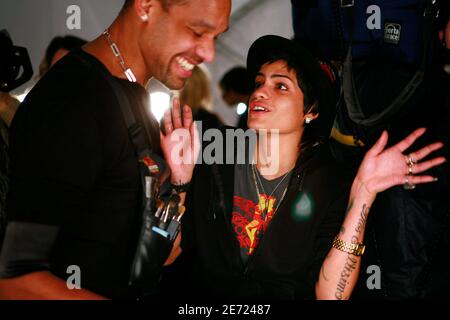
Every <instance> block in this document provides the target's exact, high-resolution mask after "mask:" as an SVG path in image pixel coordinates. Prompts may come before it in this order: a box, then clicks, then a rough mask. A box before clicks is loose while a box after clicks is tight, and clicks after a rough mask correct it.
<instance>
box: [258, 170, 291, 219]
mask: <svg viewBox="0 0 450 320" xmlns="http://www.w3.org/2000/svg"><path fill="white" fill-rule="evenodd" d="M251 167H252V174H253V182H254V184H255V187H256V193H257V197H258V205H260V200H259V199H260V194H261V192H260V191H259V187H258V182H257V181H256V178H258V181H259V184H260V185H261V188H262V191H263V193H264V194H265V195H266V198H265V202H264V209H262V208H261V207H260V210H261V211H262V212H261V216H262V218H263V220H264V221H266V220H267V216H268V211H269V199H270V197H271V196H272V195H273V194H274V193H275V191H276V190H277V189H278V187H279V186H280V185H281V183H282V182H283V181H284V179H286V177H287V176H288V175H289V173H290V172H291V171H292V169H291V170H289V171H288V172H286V173H285V174H284V176H283V178H282V179H281V180H280V181H279V182H278V184H277V185H276V186H275V188H274V189H273V190H272V192H271V193H270V195H267V193H266V191H265V190H264V185H263V184H262V182H261V178H260V177H259V173H258V172H257V169H256V165H255V164H252V165H251ZM287 188H288V186H286V187H285V188H284V191H283V194H282V195H281V199H280V200H279V201H278V203H277V205H276V207H275V210H274V211H273V214H272V216H273V215H274V214H275V213H276V212H277V210H278V207H279V206H280V204H281V202H282V201H283V199H284V196H285V195H286V192H287Z"/></svg>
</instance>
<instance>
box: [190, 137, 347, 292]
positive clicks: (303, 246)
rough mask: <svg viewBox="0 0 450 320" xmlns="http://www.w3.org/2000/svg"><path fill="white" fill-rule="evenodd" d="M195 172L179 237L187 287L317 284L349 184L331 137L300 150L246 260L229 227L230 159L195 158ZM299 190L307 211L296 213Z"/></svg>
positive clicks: (309, 287)
mask: <svg viewBox="0 0 450 320" xmlns="http://www.w3.org/2000/svg"><path fill="white" fill-rule="evenodd" d="M194 177H195V179H194V185H193V190H192V192H190V194H189V195H188V199H187V207H188V209H187V214H186V218H185V221H184V222H183V242H182V247H183V250H184V251H185V252H186V251H188V249H190V248H191V249H193V252H194V253H193V260H194V264H193V265H194V267H193V268H192V269H194V270H193V271H192V274H191V275H189V276H190V277H191V280H192V279H193V280H194V283H191V285H190V294H192V290H195V291H196V294H197V295H198V296H200V297H208V298H260V299H264V298H270V299H304V298H314V284H315V282H316V280H317V279H318V274H319V271H320V267H321V265H322V261H323V259H324V258H325V256H326V255H327V254H328V252H329V250H330V248H331V243H332V240H333V237H334V236H335V235H336V234H337V233H338V231H339V227H340V225H341V223H342V221H343V218H344V214H345V208H346V204H347V200H348V196H349V186H350V183H349V180H350V179H348V178H349V177H348V175H347V174H346V171H345V170H344V169H343V168H341V167H339V166H338V165H336V163H335V162H334V161H333V160H332V157H331V155H330V152H329V149H328V145H327V144H321V145H316V146H314V147H310V148H309V149H307V150H305V151H304V152H302V155H301V156H300V158H299V159H298V161H297V165H296V167H295V169H294V174H293V175H292V177H291V180H290V184H289V187H288V192H287V194H286V197H285V199H284V200H283V202H282V203H281V205H280V207H279V209H278V211H277V213H276V215H275V217H274V218H273V220H272V221H271V223H270V225H269V226H268V228H267V230H266V233H265V235H264V237H263V238H262V240H261V242H260V244H259V247H258V248H257V249H256V251H255V253H254V254H253V255H252V256H251V257H250V259H249V261H248V264H247V265H246V266H244V265H243V263H242V261H241V258H240V253H239V252H240V251H239V250H240V248H239V244H238V241H237V239H236V236H235V234H234V231H233V229H232V227H231V212H232V207H233V193H234V192H233V191H234V165H227V164H225V165H200V166H197V168H196V171H195V174H194ZM302 196H304V197H306V199H309V201H310V204H311V208H312V211H311V215H310V216H309V217H298V216H297V215H296V213H297V212H298V210H296V208H295V206H296V205H298V202H299V200H300V199H301V197H302ZM188 252H189V251H188ZM192 284H194V285H192Z"/></svg>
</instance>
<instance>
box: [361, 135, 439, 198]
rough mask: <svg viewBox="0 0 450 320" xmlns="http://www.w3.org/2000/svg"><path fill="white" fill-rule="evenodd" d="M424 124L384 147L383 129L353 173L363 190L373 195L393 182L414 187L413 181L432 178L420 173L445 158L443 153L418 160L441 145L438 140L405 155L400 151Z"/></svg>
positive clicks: (411, 140)
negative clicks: (440, 155)
mask: <svg viewBox="0 0 450 320" xmlns="http://www.w3.org/2000/svg"><path fill="white" fill-rule="evenodd" d="M425 131H426V129H425V128H420V129H417V130H415V131H414V132H413V133H411V134H410V135H409V136H407V137H406V138H405V139H403V140H402V141H400V142H399V143H397V144H396V145H394V146H392V147H390V148H388V149H384V148H385V147H386V144H387V141H388V133H387V132H386V131H384V132H383V133H382V135H381V137H380V138H379V139H378V141H377V142H376V143H375V145H374V146H373V147H372V148H371V149H370V150H369V151H368V152H367V154H366V155H365V157H364V159H363V161H362V163H361V165H360V167H359V169H358V173H357V175H356V180H359V182H360V183H361V184H362V185H363V186H364V187H365V189H366V191H368V192H369V193H371V194H373V195H375V194H376V193H378V192H381V191H384V190H386V189H389V188H391V187H393V186H396V185H403V187H404V188H405V189H414V188H415V186H416V185H417V184H421V183H427V182H432V181H436V179H435V178H434V177H432V176H429V175H421V173H423V172H425V171H427V170H428V169H430V168H432V167H435V166H438V165H440V164H442V163H444V162H445V161H446V159H445V158H444V157H436V158H433V159H430V160H427V161H423V162H421V160H422V159H424V158H425V157H426V156H428V155H429V154H430V153H432V152H434V151H436V150H438V149H440V148H442V147H443V146H444V145H443V144H442V143H441V142H436V143H432V144H430V145H427V146H426V147H424V148H422V149H420V150H418V151H415V152H412V153H410V154H407V155H405V154H404V152H405V150H407V149H408V148H409V147H410V146H411V145H413V143H414V142H415V141H416V140H417V139H418V138H419V137H420V136H421V135H423V134H424V133H425Z"/></svg>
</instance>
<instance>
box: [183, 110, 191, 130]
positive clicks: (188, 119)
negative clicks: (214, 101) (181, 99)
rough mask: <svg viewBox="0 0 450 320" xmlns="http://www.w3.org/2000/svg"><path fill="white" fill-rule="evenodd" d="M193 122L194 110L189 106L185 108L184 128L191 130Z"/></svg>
mask: <svg viewBox="0 0 450 320" xmlns="http://www.w3.org/2000/svg"><path fill="white" fill-rule="evenodd" d="M192 121H193V117H192V110H191V108H190V107H189V106H188V105H185V106H184V107H183V127H185V128H186V129H189V128H190V127H191V124H192Z"/></svg>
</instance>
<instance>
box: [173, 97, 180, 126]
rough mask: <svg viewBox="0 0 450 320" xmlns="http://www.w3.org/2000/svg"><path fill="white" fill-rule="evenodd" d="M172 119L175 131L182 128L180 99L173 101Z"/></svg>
mask: <svg viewBox="0 0 450 320" xmlns="http://www.w3.org/2000/svg"><path fill="white" fill-rule="evenodd" d="M172 117H173V127H174V129H178V128H181V127H182V125H183V123H182V121H181V107H180V100H179V99H178V98H174V99H173V107H172Z"/></svg>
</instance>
